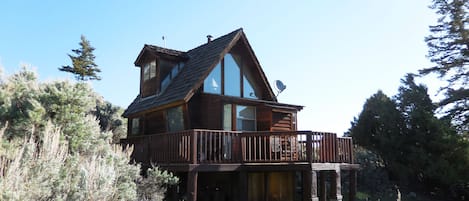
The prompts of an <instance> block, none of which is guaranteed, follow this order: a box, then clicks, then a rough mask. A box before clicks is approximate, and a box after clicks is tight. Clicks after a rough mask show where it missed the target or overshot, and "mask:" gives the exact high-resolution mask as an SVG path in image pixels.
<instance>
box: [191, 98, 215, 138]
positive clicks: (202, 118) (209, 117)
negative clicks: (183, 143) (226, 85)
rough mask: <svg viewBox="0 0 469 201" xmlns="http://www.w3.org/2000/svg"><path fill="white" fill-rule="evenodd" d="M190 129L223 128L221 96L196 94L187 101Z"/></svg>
mask: <svg viewBox="0 0 469 201" xmlns="http://www.w3.org/2000/svg"><path fill="white" fill-rule="evenodd" d="M189 111H190V112H189V113H190V121H191V122H190V123H189V124H190V125H191V126H192V129H196V128H199V129H215V130H221V129H223V125H222V118H223V105H222V101H221V96H215V95H206V94H198V95H196V96H194V97H192V99H191V101H190V102H189Z"/></svg>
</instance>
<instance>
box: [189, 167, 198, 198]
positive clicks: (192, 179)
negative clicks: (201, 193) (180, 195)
mask: <svg viewBox="0 0 469 201" xmlns="http://www.w3.org/2000/svg"><path fill="white" fill-rule="evenodd" d="M198 175H199V174H198V172H197V171H189V172H188V173H187V197H188V198H189V201H197V177H198Z"/></svg>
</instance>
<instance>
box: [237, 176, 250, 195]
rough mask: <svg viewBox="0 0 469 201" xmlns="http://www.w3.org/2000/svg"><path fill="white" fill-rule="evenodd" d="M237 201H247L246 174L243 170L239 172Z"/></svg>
mask: <svg viewBox="0 0 469 201" xmlns="http://www.w3.org/2000/svg"><path fill="white" fill-rule="evenodd" d="M238 182H239V183H238V185H239V200H248V173H247V172H246V171H244V170H241V171H240V172H239V181H238Z"/></svg>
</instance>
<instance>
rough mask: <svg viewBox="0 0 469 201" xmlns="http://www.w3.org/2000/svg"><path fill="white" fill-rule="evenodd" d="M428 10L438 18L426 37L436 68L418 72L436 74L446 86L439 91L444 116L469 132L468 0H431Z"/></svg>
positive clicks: (429, 54)
mask: <svg viewBox="0 0 469 201" xmlns="http://www.w3.org/2000/svg"><path fill="white" fill-rule="evenodd" d="M431 8H433V9H435V10H436V13H437V14H439V15H440V18H439V19H438V24H437V25H435V26H430V31H431V32H432V34H431V35H430V36H428V37H426V38H425V41H426V42H427V45H428V47H429V52H428V57H429V58H430V60H431V61H432V62H433V63H435V64H436V65H435V66H433V67H430V68H425V69H422V70H421V71H420V73H421V74H422V75H426V74H429V73H437V74H438V75H439V77H440V78H443V79H445V80H446V81H447V82H448V84H447V85H446V86H444V87H442V88H441V90H442V91H444V94H445V98H444V99H443V100H441V102H440V106H442V107H443V108H444V109H445V111H446V113H447V115H448V116H449V117H451V118H452V120H453V123H455V124H456V125H457V126H458V128H459V130H460V131H462V132H466V133H467V132H468V129H469V88H468V86H469V67H468V65H469V27H467V26H468V23H469V13H468V11H469V0H433V5H432V6H431Z"/></svg>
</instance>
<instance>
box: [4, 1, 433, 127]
mask: <svg viewBox="0 0 469 201" xmlns="http://www.w3.org/2000/svg"><path fill="white" fill-rule="evenodd" d="M430 3H431V2H430V1H429V0H427V1H409V0H393V1H376V0H357V1H312V0H304V1H302V0H298V1H267V0H265V1H264V0H262V1H247V0H239V1H191V2H189V1H177V0H176V1H166V2H165V1H143V0H142V1H119V0H117V1H104V0H103V1H94V0H84V1H58V0H56V1H52V0H42V1H23V0H6V1H2V2H0V27H1V29H0V66H2V68H3V71H4V73H6V74H11V73H14V72H15V71H17V70H18V69H19V66H20V65H21V64H28V65H31V66H33V68H35V69H36V71H37V72H38V73H39V75H40V79H41V80H46V81H47V80H52V79H73V77H72V76H71V75H69V74H67V73H64V72H60V71H58V70H57V68H58V67H60V66H62V65H69V64H70V59H69V58H68V56H67V54H68V53H71V49H76V48H78V47H79V45H78V42H79V40H80V35H81V34H83V35H85V36H86V37H87V39H88V40H90V41H91V44H92V46H94V47H95V48H96V50H95V55H96V60H95V61H96V63H97V64H98V65H99V66H100V68H101V70H102V71H103V72H102V74H101V76H102V78H103V80H102V81H99V82H93V83H92V85H93V87H94V88H95V90H96V91H97V92H98V93H100V94H101V95H103V96H104V98H105V99H106V100H109V101H111V102H112V103H114V104H117V105H120V106H122V107H124V108H125V107H127V106H128V105H129V104H130V102H131V101H132V100H133V99H134V98H135V96H136V95H137V93H138V87H139V86H138V84H139V71H138V68H136V67H134V65H133V62H134V61H135V59H136V57H137V55H138V53H139V51H140V50H141V48H142V47H143V45H144V44H154V45H159V46H163V42H162V39H161V37H162V36H165V37H166V47H168V48H171V49H176V50H182V51H186V50H189V49H192V48H194V47H196V46H198V45H200V44H202V43H205V42H206V40H207V39H206V37H205V36H206V35H208V34H210V35H212V36H214V37H219V36H222V35H224V34H226V33H229V32H231V31H233V30H235V29H238V28H240V27H242V28H243V29H244V32H245V34H246V35H247V37H248V40H249V42H250V44H251V46H252V48H253V49H254V52H255V53H256V56H257V58H258V60H259V62H260V63H261V66H262V67H263V69H264V71H265V73H266V75H267V77H268V79H269V81H270V83H271V85H272V86H273V84H272V83H273V82H274V80H282V81H283V82H284V83H285V84H286V85H287V89H286V90H285V91H284V92H283V93H281V94H280V96H279V101H280V102H285V103H291V104H298V105H303V106H305V108H304V109H303V110H302V111H301V112H300V113H299V115H298V118H299V119H298V126H299V129H301V130H314V131H330V132H337V133H339V134H342V133H343V132H344V131H346V130H347V129H348V128H349V127H350V121H352V120H353V117H354V116H357V115H358V114H359V113H360V111H361V110H362V106H363V103H364V102H365V100H366V99H367V98H368V97H370V96H371V95H372V94H373V93H375V92H376V91H377V90H378V89H381V90H383V91H384V92H385V93H386V94H388V95H389V96H392V95H395V94H396V92H397V88H398V86H399V80H400V79H401V78H402V77H403V76H404V75H405V74H406V73H408V72H414V73H415V72H416V71H417V70H418V69H420V68H423V67H427V66H429V65H431V63H429V61H428V59H427V58H426V57H425V55H426V53H427V47H426V45H425V43H424V37H425V36H427V35H428V34H429V31H428V26H429V25H432V24H435V22H436V16H435V14H434V12H433V11H432V10H431V9H429V8H428V6H429V5H430ZM424 82H425V83H426V84H427V85H428V86H429V87H430V89H431V90H432V91H433V92H431V95H434V94H435V92H434V91H435V89H436V88H437V85H436V82H435V81H434V80H432V79H426V80H424Z"/></svg>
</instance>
